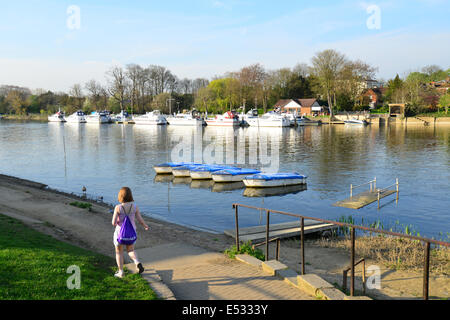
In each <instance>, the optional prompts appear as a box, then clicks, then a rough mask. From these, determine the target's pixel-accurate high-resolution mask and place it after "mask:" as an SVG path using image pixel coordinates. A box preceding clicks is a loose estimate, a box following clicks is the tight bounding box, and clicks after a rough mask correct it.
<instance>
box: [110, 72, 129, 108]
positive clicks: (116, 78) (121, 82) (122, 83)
mask: <svg viewBox="0 0 450 320" xmlns="http://www.w3.org/2000/svg"><path fill="white" fill-rule="evenodd" d="M107 76H108V77H109V78H108V83H109V86H108V92H109V94H110V95H111V96H112V97H113V98H114V99H115V100H116V101H117V102H118V104H119V107H120V109H121V110H125V103H126V101H127V94H128V85H129V84H128V81H127V79H126V77H125V72H124V70H123V69H122V67H118V66H115V67H112V68H111V69H110V70H109V71H108V72H107Z"/></svg>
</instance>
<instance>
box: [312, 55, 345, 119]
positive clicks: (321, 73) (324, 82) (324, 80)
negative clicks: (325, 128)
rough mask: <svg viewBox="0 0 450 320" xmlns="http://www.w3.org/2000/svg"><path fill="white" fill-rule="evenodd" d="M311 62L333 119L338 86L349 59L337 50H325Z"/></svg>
mask: <svg viewBox="0 0 450 320" xmlns="http://www.w3.org/2000/svg"><path fill="white" fill-rule="evenodd" d="M311 61H312V65H313V67H312V69H311V71H312V72H313V75H314V76H315V77H316V78H317V80H318V82H319V86H320V88H321V89H322V90H321V91H322V93H323V94H324V95H325V96H326V98H327V100H328V108H329V110H330V115H331V117H333V106H334V105H335V104H336V84H337V81H338V79H339V75H340V74H341V72H342V70H343V68H344V66H345V65H346V63H347V58H346V57H345V55H344V54H341V53H339V52H337V51H335V50H325V51H321V52H318V53H317V54H316V55H315V56H314V57H313V58H312V60H311ZM333 102H334V103H333Z"/></svg>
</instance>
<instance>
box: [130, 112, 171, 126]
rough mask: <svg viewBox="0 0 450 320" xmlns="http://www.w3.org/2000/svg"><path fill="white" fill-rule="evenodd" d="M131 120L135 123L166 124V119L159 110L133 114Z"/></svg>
mask: <svg viewBox="0 0 450 320" xmlns="http://www.w3.org/2000/svg"><path fill="white" fill-rule="evenodd" d="M133 121H134V123H135V124H137V125H166V124H167V119H166V117H165V116H163V115H162V114H161V112H160V111H159V110H155V111H152V112H147V113H146V114H144V115H142V116H133Z"/></svg>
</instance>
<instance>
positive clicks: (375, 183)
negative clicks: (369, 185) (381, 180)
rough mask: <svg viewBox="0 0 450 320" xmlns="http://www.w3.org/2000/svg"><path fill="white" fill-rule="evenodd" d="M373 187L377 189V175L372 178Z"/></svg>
mask: <svg viewBox="0 0 450 320" xmlns="http://www.w3.org/2000/svg"><path fill="white" fill-rule="evenodd" d="M373 189H374V190H376V189H377V177H375V179H374V184H373Z"/></svg>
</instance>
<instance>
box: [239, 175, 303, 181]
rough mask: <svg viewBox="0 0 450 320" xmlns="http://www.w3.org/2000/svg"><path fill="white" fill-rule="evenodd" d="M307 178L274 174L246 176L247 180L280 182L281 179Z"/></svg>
mask: <svg viewBox="0 0 450 320" xmlns="http://www.w3.org/2000/svg"><path fill="white" fill-rule="evenodd" d="M306 178H307V176H303V175H301V174H298V173H274V174H264V173H260V174H255V175H253V176H248V177H246V179H248V180H266V181H270V180H282V179H306Z"/></svg>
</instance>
